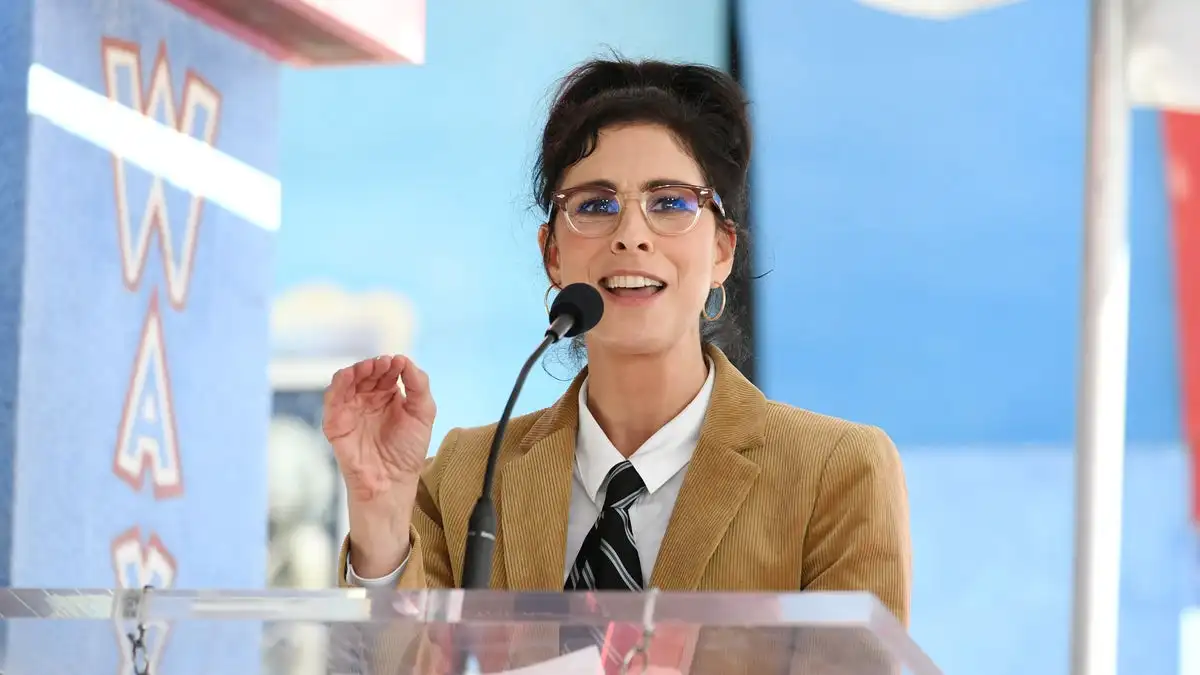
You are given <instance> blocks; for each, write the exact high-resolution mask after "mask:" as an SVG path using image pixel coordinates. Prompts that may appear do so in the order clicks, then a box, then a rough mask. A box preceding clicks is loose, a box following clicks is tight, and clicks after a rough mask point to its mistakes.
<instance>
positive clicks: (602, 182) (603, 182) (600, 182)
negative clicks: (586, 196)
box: [563, 178, 692, 192]
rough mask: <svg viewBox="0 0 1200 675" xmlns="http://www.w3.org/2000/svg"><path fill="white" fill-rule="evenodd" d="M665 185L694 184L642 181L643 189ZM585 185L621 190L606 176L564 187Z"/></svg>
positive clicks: (674, 181)
mask: <svg viewBox="0 0 1200 675" xmlns="http://www.w3.org/2000/svg"><path fill="white" fill-rule="evenodd" d="M664 185H692V183H691V182H690V181H686V180H679V179H678V178H654V179H652V180H648V181H645V182H644V183H642V185H641V189H642V190H643V191H644V190H653V189H655V188H660V187H663V186H664ZM584 187H596V188H604V189H606V190H612V191H613V192H618V191H619V190H618V188H617V184H616V183H614V182H612V181H611V180H607V179H604V178H598V179H596V180H589V181H586V182H583V183H580V184H579V185H572V186H571V187H568V188H563V190H577V189H579V188H584Z"/></svg>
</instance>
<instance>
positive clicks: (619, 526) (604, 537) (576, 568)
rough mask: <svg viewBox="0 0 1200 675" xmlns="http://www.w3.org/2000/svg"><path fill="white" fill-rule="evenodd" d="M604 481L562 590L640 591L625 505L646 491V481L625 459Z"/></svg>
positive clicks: (637, 561) (639, 567)
mask: <svg viewBox="0 0 1200 675" xmlns="http://www.w3.org/2000/svg"><path fill="white" fill-rule="evenodd" d="M605 481H606V482H607V483H608V490H607V492H606V493H605V496H604V508H603V509H601V511H600V517H599V518H597V519H596V524H595V525H593V526H592V529H591V531H590V532H588V534H587V537H586V538H585V539H584V540H583V546H582V547H581V548H580V549H579V555H578V556H576V558H575V564H574V565H571V572H570V573H569V574H568V575H567V581H566V584H564V590H568V591H640V590H642V586H643V582H642V561H641V558H639V557H638V552H637V547H636V546H634V543H633V528H632V527H630V525H629V507H630V506H632V505H633V503H634V502H635V501H637V498H638V497H641V496H642V495H643V494H645V493H646V483H645V482H643V481H642V477H641V476H639V475H638V472H637V469H634V468H633V465H632V464H630V463H629V462H628V461H625V462H621V463H620V464H618V465H616V466H614V467H613V468H612V469H611V470H610V471H609V472H608V476H607V477H606V478H605Z"/></svg>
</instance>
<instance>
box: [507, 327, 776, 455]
mask: <svg viewBox="0 0 1200 675" xmlns="http://www.w3.org/2000/svg"><path fill="white" fill-rule="evenodd" d="M704 353H705V354H706V355H707V356H708V358H709V359H711V360H712V363H713V367H714V369H715V370H716V373H715V374H714V381H713V394H712V400H711V401H710V403H709V405H708V412H707V413H706V414H705V416H704V424H703V426H701V428H700V437H701V439H704V438H709V439H710V440H712V441H714V442H717V443H719V444H720V445H723V446H725V447H730V448H737V449H738V450H739V451H740V450H744V449H746V448H751V447H755V446H757V445H761V444H762V442H763V434H764V428H765V426H766V420H767V398H766V396H764V395H763V393H762V392H761V391H759V390H758V388H757V387H755V386H754V384H752V383H751V382H750V380H747V379H746V377H745V376H744V375H742V373H741V371H740V370H738V369H737V368H736V367H734V365H733V363H731V362H730V361H729V358H728V357H726V356H725V353H724V352H722V351H721V350H720V349H718V348H717V347H714V346H712V345H705V346H704ZM587 373H588V369H587V367H586V366H585V367H584V368H583V370H581V371H580V372H579V374H578V375H576V376H575V379H574V381H572V382H571V386H570V387H569V388H568V389H567V391H566V393H564V394H563V395H562V396H561V397H560V398H559V399H558V401H556V402H555V403H554V405H553V406H551V407H549V408H547V409H546V412H545V413H544V414H543V415H542V416H541V418H540V419H538V421H537V422H536V423H535V424H534V425H533V426H532V427H531V428H530V429H529V431H528V432H527V433H526V434H525V436H524V437H523V438H522V439H521V443H520V451H521V453H522V454H523V453H525V452H527V451H529V450H530V449H531V448H533V447H534V446H535V445H537V444H538V443H539V442H541V441H542V440H544V439H546V438H548V437H550V436H552V435H554V434H555V433H557V432H559V431H561V430H563V429H569V430H570V432H571V433H572V434H574V433H575V431H576V430H577V429H578V427H579V390H580V389H581V388H582V387H583V381H584V380H586V379H587ZM574 449H575V443H574V441H572V443H571V450H572V451H574Z"/></svg>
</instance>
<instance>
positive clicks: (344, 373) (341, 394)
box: [325, 366, 354, 405]
mask: <svg viewBox="0 0 1200 675" xmlns="http://www.w3.org/2000/svg"><path fill="white" fill-rule="evenodd" d="M353 393H354V366H350V367H348V368H342V369H341V370H339V371H337V372H336V373H334V374H333V379H332V380H330V381H329V386H328V387H326V388H325V405H329V404H330V403H332V402H334V401H344V400H346V399H347V398H348V397H349V395H352V394H353Z"/></svg>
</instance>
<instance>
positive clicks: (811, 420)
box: [763, 401, 900, 476]
mask: <svg viewBox="0 0 1200 675" xmlns="http://www.w3.org/2000/svg"><path fill="white" fill-rule="evenodd" d="M763 436H764V438H763V440H764V447H765V448H766V449H767V450H768V453H767V454H768V456H771V457H773V458H776V459H778V460H779V461H780V463H785V464H786V465H787V466H789V467H792V468H794V469H795V470H798V471H799V472H800V473H803V474H806V475H808V476H812V475H814V473H816V474H818V475H821V474H826V472H828V471H830V470H832V471H835V472H836V471H843V470H850V471H871V472H884V473H893V472H898V471H899V469H900V457H899V453H897V451H896V446H895V444H894V443H893V442H892V440H891V438H889V437H888V435H887V433H885V432H884V431H883V430H882V429H880V428H878V427H875V426H871V425H869V424H861V423H858V422H852V421H849V420H844V419H840V418H837V417H832V416H829V415H822V414H820V413H816V412H812V411H811V410H804V409H803V408H797V407H795V406H791V405H787V404H786V403H780V402H778V401H767V409H766V419H765V423H764V429H763Z"/></svg>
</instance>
